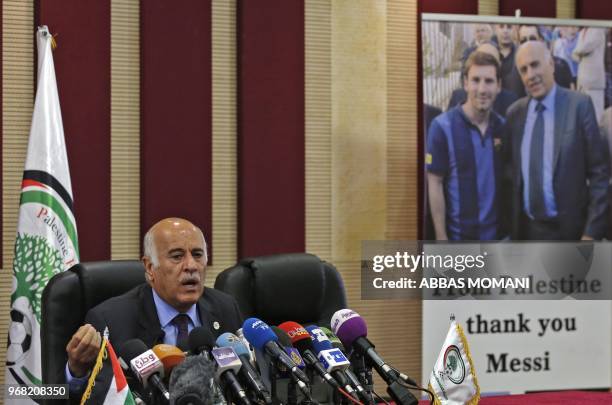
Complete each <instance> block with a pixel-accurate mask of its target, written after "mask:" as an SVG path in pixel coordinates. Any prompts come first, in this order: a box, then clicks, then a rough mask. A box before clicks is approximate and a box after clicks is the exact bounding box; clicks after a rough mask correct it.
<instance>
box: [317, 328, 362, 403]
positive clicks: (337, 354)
mask: <svg viewBox="0 0 612 405" xmlns="http://www.w3.org/2000/svg"><path fill="white" fill-rule="evenodd" d="M306 330H307V331H308V333H310V337H311V338H312V345H313V347H314V350H315V352H316V353H317V355H318V358H319V361H320V362H321V364H323V366H324V367H325V368H326V370H327V371H328V372H330V373H331V374H332V375H333V376H334V378H335V379H336V380H337V381H338V382H339V383H340V385H342V386H344V389H345V390H346V391H347V392H348V393H349V394H351V395H353V393H354V392H355V390H357V394H356V395H357V396H358V397H359V398H361V399H362V400H363V401H364V402H365V403H367V404H373V403H374V401H373V399H372V397H371V396H370V395H369V394H368V393H367V391H366V390H365V389H364V388H363V386H362V385H361V384H360V383H359V379H358V378H357V376H355V375H354V374H353V373H352V371H351V370H350V369H349V366H350V365H351V362H350V361H349V360H348V359H347V358H346V355H345V354H344V353H343V352H342V350H340V349H339V348H336V347H334V346H332V343H331V341H330V340H329V338H328V337H327V335H326V333H325V332H324V328H323V327H318V326H315V325H311V326H307V327H306ZM329 333H331V331H329ZM336 339H338V338H336ZM341 345H342V344H341ZM349 373H350V375H349ZM351 375H352V377H353V378H351ZM353 387H355V390H353Z"/></svg>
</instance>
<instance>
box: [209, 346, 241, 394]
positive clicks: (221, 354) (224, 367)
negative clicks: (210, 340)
mask: <svg viewBox="0 0 612 405" xmlns="http://www.w3.org/2000/svg"><path fill="white" fill-rule="evenodd" d="M210 354H211V355H212V358H213V359H214V361H215V362H216V363H217V371H216V372H215V379H216V380H217V381H221V380H222V381H224V382H225V386H226V387H229V389H230V390H231V391H232V392H233V393H234V395H235V398H237V399H238V401H240V402H241V403H242V404H244V405H250V404H251V401H249V398H247V395H246V392H245V391H244V388H242V385H240V383H239V382H238V378H236V373H237V372H238V370H240V367H242V362H241V361H240V359H239V358H238V356H237V355H236V352H234V349H232V348H231V347H215V348H214V349H212V351H211V352H210Z"/></svg>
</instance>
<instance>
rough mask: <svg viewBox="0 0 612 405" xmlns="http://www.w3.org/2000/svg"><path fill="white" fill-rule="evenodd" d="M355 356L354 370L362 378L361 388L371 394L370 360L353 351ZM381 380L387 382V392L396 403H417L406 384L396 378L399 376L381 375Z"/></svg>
mask: <svg viewBox="0 0 612 405" xmlns="http://www.w3.org/2000/svg"><path fill="white" fill-rule="evenodd" d="M354 356H355V360H356V361H355V372H356V373H357V376H358V377H359V379H360V380H362V385H363V388H364V389H365V390H366V391H367V392H368V395H370V396H371V395H372V394H371V393H372V389H373V386H374V382H373V378H372V365H371V364H370V362H369V361H368V360H367V359H366V358H365V357H364V356H363V355H361V354H359V353H354ZM381 377H383V380H385V382H386V383H387V393H388V394H389V396H391V398H392V399H393V401H395V403H396V404H398V405H417V404H418V403H419V401H418V400H417V399H416V398H415V396H414V395H412V393H411V392H410V390H409V389H408V388H406V386H404V385H403V384H401V383H400V382H399V381H398V380H399V377H396V378H393V379H391V378H390V377H385V376H384V375H381Z"/></svg>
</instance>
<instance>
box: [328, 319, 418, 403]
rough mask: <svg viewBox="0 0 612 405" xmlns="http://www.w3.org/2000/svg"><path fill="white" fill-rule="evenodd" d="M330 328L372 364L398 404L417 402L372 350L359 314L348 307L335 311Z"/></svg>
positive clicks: (347, 345)
mask: <svg viewBox="0 0 612 405" xmlns="http://www.w3.org/2000/svg"><path fill="white" fill-rule="evenodd" d="M331 324H332V330H333V331H334V333H335V334H336V335H337V336H338V338H339V339H340V341H341V342H342V343H343V344H344V346H345V347H352V349H353V351H354V352H356V353H358V354H360V355H362V356H363V357H365V358H366V359H367V360H368V363H370V364H372V365H373V366H374V368H375V369H376V372H378V374H379V375H380V376H381V377H382V378H383V380H385V382H386V383H387V385H388V388H387V392H388V393H389V395H391V397H392V398H393V399H394V400H395V402H397V403H399V404H402V405H403V404H417V403H418V401H417V399H416V398H415V397H414V395H412V393H410V391H408V390H407V389H406V388H405V387H403V386H402V385H401V384H399V383H398V381H397V380H398V379H399V375H398V373H397V372H395V370H394V369H392V368H391V367H390V366H389V365H387V363H385V361H384V360H383V359H382V357H380V356H379V355H378V353H377V352H376V350H374V344H373V343H372V342H370V341H369V340H368V339H367V338H366V336H367V334H368V327H367V326H366V323H365V321H364V319H363V318H362V317H361V316H359V314H358V313H357V312H355V311H352V310H350V309H341V310H338V311H336V313H334V315H333V316H332V319H331Z"/></svg>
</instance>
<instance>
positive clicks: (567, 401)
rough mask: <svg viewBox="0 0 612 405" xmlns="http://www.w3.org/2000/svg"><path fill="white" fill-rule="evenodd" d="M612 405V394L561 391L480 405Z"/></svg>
mask: <svg viewBox="0 0 612 405" xmlns="http://www.w3.org/2000/svg"><path fill="white" fill-rule="evenodd" d="M421 404H429V401H420V402H419V405H421ZM524 404H544V405H549V404H550V405H553V404H555V405H557V404H563V405H582V404H584V405H587V404H588V405H592V404H598V405H612V392H588V391H561V392H541V393H538V394H525V395H504V396H498V397H483V398H481V399H480V405H524Z"/></svg>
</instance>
